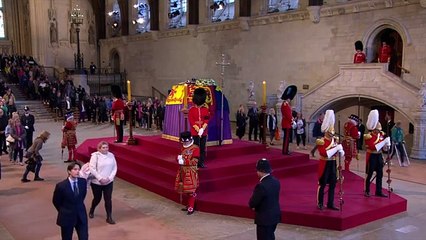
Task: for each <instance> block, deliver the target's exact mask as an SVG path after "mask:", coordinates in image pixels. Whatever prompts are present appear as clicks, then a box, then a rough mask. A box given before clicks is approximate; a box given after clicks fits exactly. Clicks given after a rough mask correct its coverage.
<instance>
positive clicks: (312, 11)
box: [306, 6, 321, 23]
mask: <svg viewBox="0 0 426 240" xmlns="http://www.w3.org/2000/svg"><path fill="white" fill-rule="evenodd" d="M306 9H307V10H308V12H309V17H310V19H311V21H312V22H313V23H319V22H320V16H321V6H308V7H306Z"/></svg>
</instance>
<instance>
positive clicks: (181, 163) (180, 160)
mask: <svg viewBox="0 0 426 240" xmlns="http://www.w3.org/2000/svg"><path fill="white" fill-rule="evenodd" d="M177 159H178V163H179V165H183V157H182V155H178V156H177Z"/></svg>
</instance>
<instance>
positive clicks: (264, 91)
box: [262, 81, 266, 106]
mask: <svg viewBox="0 0 426 240" xmlns="http://www.w3.org/2000/svg"><path fill="white" fill-rule="evenodd" d="M262 84H263V98H262V103H263V106H266V81H263V82H262Z"/></svg>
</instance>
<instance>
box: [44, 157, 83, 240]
mask: <svg viewBox="0 0 426 240" xmlns="http://www.w3.org/2000/svg"><path fill="white" fill-rule="evenodd" d="M67 171H68V178H67V179H65V180H63V181H62V182H59V183H58V184H56V187H55V192H54V193H53V199H52V202H53V205H54V206H55V208H56V210H58V218H57V220H56V224H57V225H58V226H60V227H61V236H62V240H71V239H72V235H73V231H74V228H75V229H76V231H77V235H78V239H79V240H87V239H89V233H88V232H89V231H88V224H87V212H86V207H85V206H84V198H85V197H86V192H87V182H86V179H84V178H80V177H79V172H80V165H79V164H78V163H75V162H73V163H71V164H69V165H68V167H67Z"/></svg>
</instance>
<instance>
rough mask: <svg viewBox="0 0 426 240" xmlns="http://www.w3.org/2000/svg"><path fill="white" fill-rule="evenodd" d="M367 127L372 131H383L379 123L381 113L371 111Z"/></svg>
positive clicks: (375, 110)
mask: <svg viewBox="0 0 426 240" xmlns="http://www.w3.org/2000/svg"><path fill="white" fill-rule="evenodd" d="M365 126H366V127H367V129H368V130H370V131H371V130H374V129H378V130H381V129H382V125H381V124H380V122H379V111H378V110H377V109H374V110H371V111H370V113H369V114H368V119H367V122H366V123H365Z"/></svg>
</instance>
